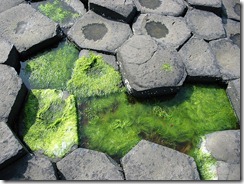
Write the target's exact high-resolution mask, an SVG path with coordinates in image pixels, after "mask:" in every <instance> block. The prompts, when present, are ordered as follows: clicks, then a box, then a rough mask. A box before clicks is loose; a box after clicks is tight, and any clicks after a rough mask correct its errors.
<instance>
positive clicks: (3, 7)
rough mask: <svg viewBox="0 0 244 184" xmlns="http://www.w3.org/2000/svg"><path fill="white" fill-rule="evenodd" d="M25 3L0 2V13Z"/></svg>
mask: <svg viewBox="0 0 244 184" xmlns="http://www.w3.org/2000/svg"><path fill="white" fill-rule="evenodd" d="M23 2H25V0H11V1H9V0H1V1H0V13H1V12H3V11H6V10H8V9H10V8H12V7H14V6H17V5H19V4H20V3H23Z"/></svg>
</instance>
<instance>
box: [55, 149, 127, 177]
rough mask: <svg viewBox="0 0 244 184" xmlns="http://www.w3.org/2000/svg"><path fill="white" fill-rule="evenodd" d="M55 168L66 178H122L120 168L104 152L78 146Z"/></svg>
mask: <svg viewBox="0 0 244 184" xmlns="http://www.w3.org/2000/svg"><path fill="white" fill-rule="evenodd" d="M57 168H58V169H59V171H60V172H61V173H62V175H63V177H64V178H65V179H66V180H123V179H124V178H123V175H122V173H121V168H120V167H119V166H118V165H117V164H116V163H115V161H113V160H112V159H111V158H110V157H108V156H107V155H105V154H104V153H101V152H97V151H92V150H88V149H83V148H78V149H76V150H75V151H73V152H72V153H70V154H69V155H67V156H66V157H65V158H63V159H62V160H61V161H59V162H57Z"/></svg>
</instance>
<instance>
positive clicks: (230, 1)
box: [222, 0, 241, 21]
mask: <svg viewBox="0 0 244 184" xmlns="http://www.w3.org/2000/svg"><path fill="white" fill-rule="evenodd" d="M222 3H223V7H224V13H225V15H226V16H227V17H228V18H229V19H234V20H239V21H240V16H241V4H240V0H222Z"/></svg>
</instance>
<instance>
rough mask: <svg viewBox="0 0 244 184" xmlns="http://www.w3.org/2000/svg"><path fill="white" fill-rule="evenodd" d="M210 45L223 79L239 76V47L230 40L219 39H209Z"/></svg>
mask: <svg viewBox="0 0 244 184" xmlns="http://www.w3.org/2000/svg"><path fill="white" fill-rule="evenodd" d="M210 45H211V47H212V50H213V52H214V54H215V56H216V59H217V64H218V65H219V68H220V73H221V74H222V79H223V80H227V81H228V80H233V79H237V78H239V77H240V65H241V64H240V62H241V58H240V48H239V47H238V46H237V45H235V44H233V43H232V41H231V40H228V39H220V40H217V41H211V42H210Z"/></svg>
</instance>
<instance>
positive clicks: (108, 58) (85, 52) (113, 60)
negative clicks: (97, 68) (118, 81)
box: [79, 50, 119, 70]
mask: <svg viewBox="0 0 244 184" xmlns="http://www.w3.org/2000/svg"><path fill="white" fill-rule="evenodd" d="M90 52H92V53H94V54H95V55H100V56H102V58H103V60H104V61H105V62H106V63H107V64H109V65H110V66H112V67H113V68H114V69H115V70H119V66H118V64H117V61H116V58H115V56H114V55H108V54H102V53H99V52H96V51H89V50H81V51H80V53H79V57H82V56H85V57H89V54H90Z"/></svg>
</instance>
